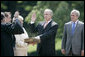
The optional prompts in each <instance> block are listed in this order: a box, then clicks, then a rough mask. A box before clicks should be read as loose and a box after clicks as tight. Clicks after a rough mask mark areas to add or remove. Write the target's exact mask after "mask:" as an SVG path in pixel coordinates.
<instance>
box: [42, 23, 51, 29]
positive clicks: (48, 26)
mask: <svg viewBox="0 0 85 57" xmlns="http://www.w3.org/2000/svg"><path fill="white" fill-rule="evenodd" d="M51 23H52V21H51V22H49V23H48V24H47V26H46V27H45V28H44V25H43V28H44V30H47V29H49V28H50V27H51Z"/></svg>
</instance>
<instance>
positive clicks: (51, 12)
mask: <svg viewBox="0 0 85 57" xmlns="http://www.w3.org/2000/svg"><path fill="white" fill-rule="evenodd" d="M46 11H49V12H50V14H51V16H53V11H52V10H51V9H45V11H44V12H46Z"/></svg>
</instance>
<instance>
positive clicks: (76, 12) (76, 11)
mask: <svg viewBox="0 0 85 57" xmlns="http://www.w3.org/2000/svg"><path fill="white" fill-rule="evenodd" d="M72 13H75V14H76V16H78V17H79V16H80V12H79V11H78V10H76V9H73V10H72V11H71V14H72Z"/></svg>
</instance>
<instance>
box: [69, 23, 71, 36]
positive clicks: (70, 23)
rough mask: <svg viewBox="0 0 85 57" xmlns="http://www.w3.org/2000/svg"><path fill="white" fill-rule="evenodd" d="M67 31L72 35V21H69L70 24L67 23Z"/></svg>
mask: <svg viewBox="0 0 85 57" xmlns="http://www.w3.org/2000/svg"><path fill="white" fill-rule="evenodd" d="M69 32H70V34H71V35H72V23H71V22H70V24H69Z"/></svg>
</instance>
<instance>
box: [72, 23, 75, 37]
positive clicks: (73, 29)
mask: <svg viewBox="0 0 85 57" xmlns="http://www.w3.org/2000/svg"><path fill="white" fill-rule="evenodd" d="M74 31H75V22H74V23H73V26H72V35H73V34H74Z"/></svg>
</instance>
